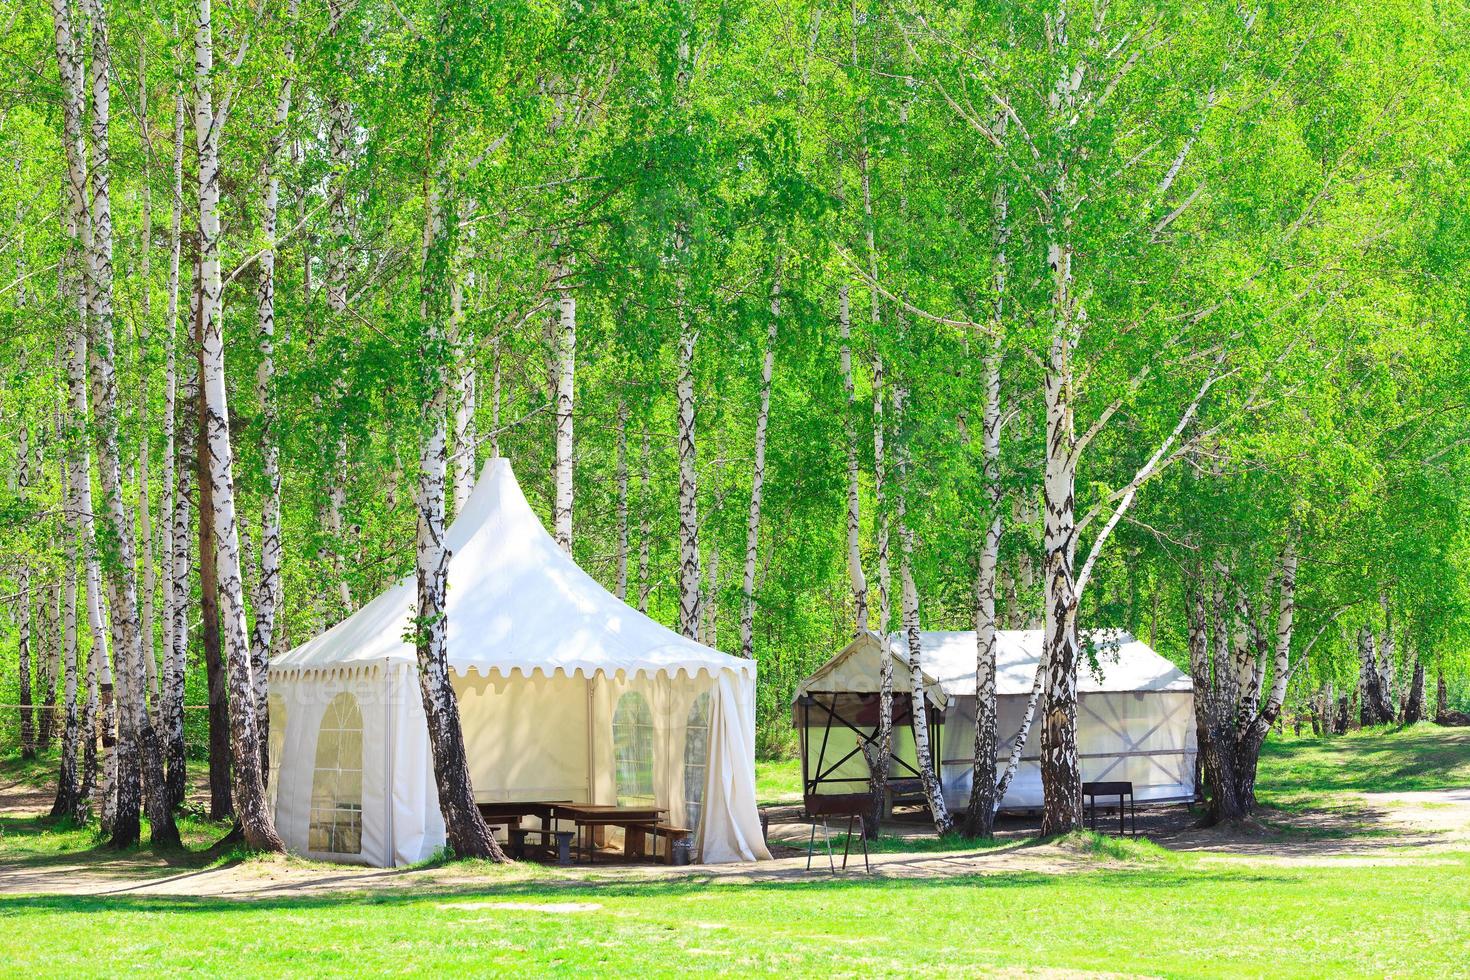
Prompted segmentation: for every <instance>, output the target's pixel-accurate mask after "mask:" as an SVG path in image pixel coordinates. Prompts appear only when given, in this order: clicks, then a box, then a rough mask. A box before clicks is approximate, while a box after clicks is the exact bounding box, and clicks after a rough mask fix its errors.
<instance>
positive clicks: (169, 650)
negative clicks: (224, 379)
mask: <svg viewBox="0 0 1470 980" xmlns="http://www.w3.org/2000/svg"><path fill="white" fill-rule="evenodd" d="M185 120H186V115H185V110H184V88H183V82H182V79H181V80H180V81H179V84H178V88H177V89H176V91H175V93H174V126H173V170H172V184H171V187H172V190H173V193H172V206H171V209H170V214H169V258H168V308H167V311H166V312H165V314H164V319H165V325H164V329H165V341H164V344H165V346H164V368H163V371H164V374H163V480H162V484H163V485H162V488H161V489H162V492H161V494H160V503H161V506H160V508H159V514H160V518H161V519H160V521H159V532H160V535H161V537H162V545H163V546H162V547H161V548H160V549H159V550H160V552H161V553H162V555H163V671H162V683H161V689H160V691H159V694H158V707H157V709H156V710H157V714H158V722H157V726H158V728H159V731H160V732H161V733H162V735H163V738H164V752H165V758H164V765H165V770H166V772H168V773H171V772H172V763H171V757H170V751H171V749H172V744H173V743H172V741H171V738H170V733H171V731H172V729H171V727H170V724H169V717H168V711H169V702H170V699H171V698H172V697H173V691H172V689H171V688H170V686H169V685H170V676H169V666H168V665H169V660H170V658H171V657H172V656H173V652H174V646H175V642H174V637H175V635H176V630H178V629H179V628H180V627H178V625H177V624H176V620H177V619H179V618H181V617H180V615H179V613H180V611H181V610H182V609H183V607H184V606H185V604H186V603H187V601H188V579H187V578H186V579H185V580H184V587H183V588H180V587H179V585H178V581H177V579H176V577H175V575H174V565H175V562H176V560H177V559H176V555H177V540H178V539H177V538H176V536H175V534H174V508H175V500H176V499H177V497H176V486H175V480H176V473H175V456H174V453H175V432H176V431H177V430H176V424H175V412H176V409H177V404H178V329H179V260H180V258H181V253H182V250H183V235H182V232H183V217H184V134H185V128H184V127H185ZM186 506H187V502H186ZM186 527H187V525H186ZM185 533H187V530H186V531H185ZM178 682H179V683H182V682H183V675H182V674H180V675H179V677H178ZM179 703H180V705H181V706H182V704H183V701H182V691H181V692H180V701H179ZM181 710H182V709H181ZM180 722H181V723H182V719H180ZM181 734H182V733H181ZM181 751H182V747H181ZM170 800H171V802H172V803H173V805H175V806H176V805H178V803H179V802H182V801H181V800H174V799H173V797H172V791H171V790H170Z"/></svg>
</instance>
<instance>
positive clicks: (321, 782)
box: [307, 694, 362, 854]
mask: <svg viewBox="0 0 1470 980" xmlns="http://www.w3.org/2000/svg"><path fill="white" fill-rule="evenodd" d="M307 849H308V850H311V851H317V852H320V853H326V854H359V853H361V852H362V712H361V711H360V710H358V707H357V699H356V698H354V697H353V696H352V695H351V694H339V695H337V696H336V697H335V698H333V699H332V702H331V703H330V704H328V705H327V712H326V714H325V715H323V716H322V727H321V729H320V731H318V733H317V737H316V771H315V773H313V775H312V779H311V823H310V824H309V826H308V830H307Z"/></svg>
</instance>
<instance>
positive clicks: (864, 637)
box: [792, 630, 1196, 810]
mask: <svg viewBox="0 0 1470 980" xmlns="http://www.w3.org/2000/svg"><path fill="white" fill-rule="evenodd" d="M920 639H921V648H922V652H921V655H920V664H919V668H920V669H919V673H920V679H919V683H920V685H921V687H922V689H923V691H924V696H925V703H926V706H927V714H928V719H927V724H928V725H929V730H930V745H931V746H937V750H936V751H935V758H934V759H933V760H932V761H933V763H934V765H935V766H936V767H937V768H938V770H939V774H940V782H941V785H942V786H943V788H944V798H945V803H946V804H947V805H948V806H949V807H950V808H952V809H954V808H958V807H963V806H965V805H967V804H968V802H969V798H970V785H971V781H972V777H973V775H974V762H973V760H974V751H975V660H976V648H975V634H974V632H973V631H968V632H925V633H922V634H921V636H920ZM1042 641H1043V635H1042V631H1041V630H1001V631H1000V633H999V637H998V642H997V648H996V716H997V724H996V731H997V742H998V745H997V747H996V753H997V756H998V762H999V763H1000V764H1001V765H1004V764H1005V762H1006V761H1007V760H1008V759H1009V758H1010V754H1011V747H1012V745H1013V744H1014V743H1015V739H1016V737H1017V735H1019V734H1020V729H1021V723H1022V720H1023V716H1024V714H1025V711H1026V703H1027V701H1028V699H1029V697H1030V694H1031V688H1032V684H1033V682H1034V679H1035V675H1036V665H1037V663H1038V661H1039V660H1040V657H1041V650H1042ZM883 642H884V640H883V638H882V637H879V636H878V635H877V634H874V633H861V634H859V635H858V636H857V638H856V639H854V640H853V641H852V642H851V643H849V644H848V645H847V646H846V647H845V648H843V650H842V651H841V652H840V653H838V654H837V655H836V656H835V657H833V658H832V659H831V660H828V661H827V662H826V663H824V664H823V665H822V666H821V667H818V668H817V670H816V671H815V672H813V673H812V674H811V676H809V677H807V678H805V679H804V680H803V681H801V683H800V684H798V685H797V688H796V694H795V696H794V697H793V699H792V723H793V724H794V725H796V727H797V730H798V734H799V735H800V737H801V752H802V774H803V780H804V782H805V784H806V786H805V790H804V792H806V793H808V794H813V793H815V794H824V793H854V792H861V791H862V790H863V787H865V786H866V785H867V783H868V775H869V773H868V765H867V762H866V760H865V759H864V756H863V752H862V743H863V742H864V741H865V740H868V741H870V740H872V739H874V738H875V736H876V734H877V729H878V725H877V720H878V690H879V671H880V667H881V660H882V650H883V647H882V643H883ZM887 642H888V643H889V649H890V651H891V653H892V656H893V691H894V718H895V724H894V759H893V765H892V767H891V768H890V770H889V778H890V779H897V780H903V779H906V778H914V777H916V776H917V775H918V773H917V771H916V770H915V768H914V766H915V765H916V763H915V761H914V739H913V734H912V727H911V726H912V724H913V722H912V719H911V718H910V717H909V712H908V705H909V704H910V699H911V692H912V691H913V680H912V677H911V673H910V670H909V667H908V648H907V644H906V643H905V641H904V637H903V635H902V634H894V635H893V636H891V637H889V638H888V641H887ZM1083 643H1084V646H1085V647H1090V648H1091V650H1092V653H1093V656H1094V657H1095V660H1096V668H1095V669H1094V667H1093V666H1092V665H1090V664H1089V663H1086V662H1084V663H1083V665H1082V668H1081V670H1080V671H1079V676H1078V685H1077V686H1078V705H1077V743H1078V754H1079V755H1080V757H1081V758H1080V760H1079V761H1080V762H1081V766H1082V779H1083V780H1084V781H1086V782H1093V781H1102V780H1128V781H1130V782H1132V783H1133V788H1134V793H1135V796H1136V798H1137V799H1138V800H1139V801H1140V802H1143V801H1154V802H1164V801H1183V800H1190V799H1193V798H1194V767H1195V755H1196V733H1195V722H1194V693H1193V685H1192V684H1191V682H1190V679H1189V677H1188V676H1186V675H1185V674H1183V673H1182V672H1181V671H1179V669H1178V668H1176V667H1175V666H1174V665H1173V664H1171V663H1169V661H1167V660H1165V659H1164V658H1163V657H1161V656H1159V655H1158V654H1157V653H1155V652H1154V651H1153V650H1152V649H1150V648H1149V646H1148V645H1147V644H1145V643H1142V642H1140V641H1139V640H1137V639H1135V638H1134V637H1133V636H1132V635H1130V634H1128V633H1124V632H1121V631H1112V630H1099V631H1096V632H1093V633H1090V634H1087V635H1085V636H1084V638H1083ZM1038 710H1039V709H1038ZM1040 733H1041V726H1040V725H1039V724H1033V726H1032V729H1031V732H1030V737H1029V738H1028V740H1027V744H1026V746H1025V747H1024V749H1023V750H1022V756H1021V765H1020V767H1019V768H1018V769H1017V771H1016V775H1015V778H1014V779H1012V781H1011V784H1010V786H1009V787H1008V788H1007V791H1006V795H1005V798H1004V799H1003V800H1002V801H1001V807H1002V809H1006V810H1029V809H1034V808H1037V807H1040V806H1041V804H1042V793H1041V768H1040V764H1039V745H1040V740H1041V734H1040Z"/></svg>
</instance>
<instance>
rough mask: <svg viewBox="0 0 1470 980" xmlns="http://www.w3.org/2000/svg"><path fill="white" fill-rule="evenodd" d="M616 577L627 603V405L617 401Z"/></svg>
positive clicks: (619, 589)
mask: <svg viewBox="0 0 1470 980" xmlns="http://www.w3.org/2000/svg"><path fill="white" fill-rule="evenodd" d="M617 483H618V505H617V506H618V576H617V597H618V598H619V599H621V600H622V601H623V602H627V601H628V403H627V402H626V401H624V400H623V399H622V398H619V399H618V468H617Z"/></svg>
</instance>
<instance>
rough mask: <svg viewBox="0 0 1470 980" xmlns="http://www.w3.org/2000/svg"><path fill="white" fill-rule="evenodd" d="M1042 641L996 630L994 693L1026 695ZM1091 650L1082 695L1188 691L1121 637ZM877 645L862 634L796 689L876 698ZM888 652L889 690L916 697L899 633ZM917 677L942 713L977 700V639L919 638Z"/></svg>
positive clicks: (1107, 635) (1165, 666)
mask: <svg viewBox="0 0 1470 980" xmlns="http://www.w3.org/2000/svg"><path fill="white" fill-rule="evenodd" d="M1044 639H1045V637H1044V635H1043V633H1042V631H1041V630H999V631H998V632H997V637H996V649H995V671H996V673H995V693H996V694H997V695H1000V696H1005V695H1026V694H1030V693H1031V683H1032V681H1033V680H1034V679H1035V676H1036V664H1037V662H1038V661H1039V660H1040V659H1041V646H1042V642H1043V640H1044ZM1082 642H1083V645H1084V646H1087V645H1089V644H1090V645H1091V646H1092V649H1093V652H1094V654H1095V655H1096V658H1097V666H1098V670H1097V671H1094V670H1093V669H1092V668H1091V666H1090V665H1089V664H1087V663H1086V662H1084V663H1083V664H1082V667H1081V669H1080V670H1079V671H1078V676H1077V690H1078V692H1079V693H1081V694H1096V693H1100V692H1105V691H1191V690H1193V685H1192V683H1191V682H1190V679H1189V677H1188V675H1186V674H1184V673H1183V672H1182V671H1180V670H1179V668H1177V667H1175V666H1174V665H1173V664H1171V663H1170V662H1169V661H1167V660H1165V659H1164V658H1163V657H1161V656H1159V655H1158V654H1157V653H1155V652H1154V651H1153V649H1152V648H1150V647H1149V645H1148V644H1147V643H1144V642H1143V641H1142V640H1139V639H1137V638H1136V637H1134V636H1133V635H1132V634H1131V633H1126V632H1124V631H1122V630H1093V631H1091V632H1088V633H1086V634H1084V636H1083V637H1082ZM881 644H882V639H881V638H880V637H879V636H878V635H877V634H876V633H860V634H858V636H857V638H856V639H854V640H853V641H852V642H851V643H849V644H848V645H847V646H846V647H844V648H843V649H842V650H841V651H840V652H839V653H838V654H837V655H836V656H835V657H833V658H832V659H831V660H828V661H827V662H826V663H825V664H823V665H822V666H820V667H818V668H817V669H816V670H815V671H813V672H812V674H811V675H810V676H808V677H807V678H806V679H805V680H803V681H802V682H801V683H800V684H799V685H797V688H796V696H797V697H800V696H801V695H802V694H805V693H808V692H821V693H835V692H859V693H862V692H870V691H876V690H878V665H879V654H880V652H881V651H882V646H881ZM889 644H890V648H891V649H892V650H893V689H894V690H895V691H897V692H900V693H907V692H909V691H911V690H913V687H912V684H911V682H910V680H909V669H908V663H907V662H908V649H907V645H906V644H905V642H904V637H903V634H902V633H894V634H893V635H892V636H890V637H889ZM920 645H921V646H920V649H921V653H920V660H919V667H920V673H921V674H922V675H923V678H924V690H925V692H926V693H927V694H928V696H929V700H930V702H931V703H933V704H934V705H936V706H937V707H940V708H943V707H944V706H945V705H946V704H948V702H949V699H950V698H952V697H973V696H974V695H975V653H976V651H975V632H974V630H962V631H955V632H928V631H926V632H924V633H921V634H920Z"/></svg>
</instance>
